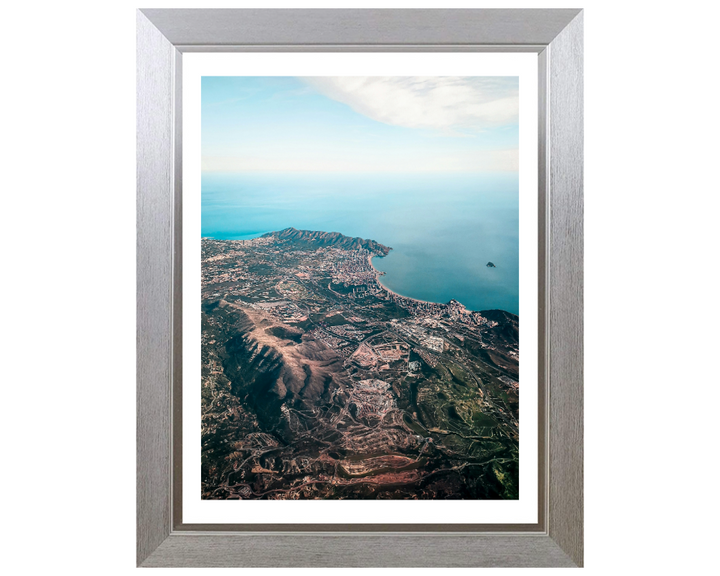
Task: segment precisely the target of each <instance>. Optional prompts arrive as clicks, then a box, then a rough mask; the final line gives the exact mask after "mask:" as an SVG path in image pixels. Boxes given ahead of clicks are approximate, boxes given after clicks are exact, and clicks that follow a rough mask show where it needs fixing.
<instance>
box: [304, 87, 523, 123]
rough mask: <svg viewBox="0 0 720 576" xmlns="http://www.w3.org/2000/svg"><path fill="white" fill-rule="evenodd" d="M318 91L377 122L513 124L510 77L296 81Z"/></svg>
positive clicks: (513, 92)
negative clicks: (302, 82)
mask: <svg viewBox="0 0 720 576" xmlns="http://www.w3.org/2000/svg"><path fill="white" fill-rule="evenodd" d="M302 80H303V81H304V82H306V83H307V84H308V85H309V86H311V87H313V88H314V89H315V90H317V91H318V92H320V93H322V94H324V95H325V96H328V97H329V98H332V99H333V100H337V101H338V102H343V103H344V104H347V105H348V106H350V107H351V108H352V109H353V110H355V111H356V112H358V113H360V114H363V115H365V116H367V117H369V118H372V119H373V120H376V121H378V122H383V123H385V124H391V125H393V126H403V127H406V128H429V129H435V130H440V131H445V132H452V131H458V130H460V131H463V130H465V131H474V132H476V131H481V130H484V129H487V128H493V127H498V126H505V125H510V124H516V123H517V121H518V79H517V78H516V77H472V76H462V77H446V76H433V77H405V76H393V77H379V76H365V77H361V76H343V77H312V78H302Z"/></svg>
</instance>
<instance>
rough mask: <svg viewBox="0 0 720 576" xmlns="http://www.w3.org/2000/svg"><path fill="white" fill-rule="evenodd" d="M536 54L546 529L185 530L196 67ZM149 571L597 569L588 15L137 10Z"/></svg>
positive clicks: (143, 557)
mask: <svg viewBox="0 0 720 576" xmlns="http://www.w3.org/2000/svg"><path fill="white" fill-rule="evenodd" d="M252 51H255V52H267V51H274V52H303V51H305V52H312V51H316V52H317V51H327V52H338V51H348V52H358V51H368V52H369V51H374V52H385V51H398V52H401V51H415V52H423V51H424V52H437V51H443V52H530V53H535V54H537V57H538V70H539V77H538V86H539V103H540V108H539V131H538V133H539V143H538V144H539V147H538V148H539V179H538V182H539V189H538V199H539V217H540V222H539V251H538V264H539V284H538V297H539V315H540V316H539V327H540V328H539V359H538V360H539V374H538V377H539V383H540V395H539V418H538V421H539V430H538V432H539V466H538V468H539V477H538V480H539V482H538V485H539V503H540V504H539V510H538V512H539V513H538V519H539V521H538V522H537V523H536V524H532V525H526V524H522V525H506V524H500V525H483V524H471V525H458V524H432V525H431V524H427V525H426V524H423V525H417V524H415V525H396V524H392V525H387V524H385V525H383V524H373V525H317V524H302V525H284V524H282V525H278V524H267V525H192V524H186V523H183V521H182V505H181V487H182V475H181V464H182V452H181V436H180V432H181V426H182V421H181V416H182V411H181V408H182V404H181V395H180V393H179V392H180V390H181V387H182V357H181V352H182V347H181V343H182V311H181V308H182V306H181V305H182V290H181V279H182V228H181V226H182V218H181V216H182V194H181V190H182V170H181V160H182V154H181V153H182V130H181V110H182V108H181V107H182V101H181V92H182V91H181V88H182V57H183V54H184V53H186V52H252ZM137 565H138V566H143V567H153V566H158V567H164V566H167V567H169V566H178V567H205V566H208V567H209V566H213V567H214V566H217V567H265V566H267V567H270V566H272V567H355V566H357V567H494V566H498V567H500V566H518V567H543V566H558V567H559V566H568V567H572V566H582V565H583V13H582V10H575V9H548V10H526V9H512V10H500V9H498V10H494V9H493V10H484V9H478V10H464V9H463V10H460V9H457V10H456V9H449V10H446V9H432V10H425V9H417V10H414V9H413V10H395V9H359V10H345V9H337V10H314V9H312V10H311V9H301V10H262V9H258V10H255V9H252V10H250V9H237V10H235V9H228V10H226V9H177V10H176V9H141V10H138V11H137Z"/></svg>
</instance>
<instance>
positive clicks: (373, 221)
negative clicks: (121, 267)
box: [202, 173, 519, 314]
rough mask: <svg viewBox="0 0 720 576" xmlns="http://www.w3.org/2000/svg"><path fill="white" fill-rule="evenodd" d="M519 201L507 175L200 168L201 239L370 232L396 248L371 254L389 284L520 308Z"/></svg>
mask: <svg viewBox="0 0 720 576" xmlns="http://www.w3.org/2000/svg"><path fill="white" fill-rule="evenodd" d="M518 202H519V200H518V177H517V175H516V174H507V173H495V174H486V173H484V174H470V173H450V174H438V173H431V174H428V173H426V174H418V173H416V174H385V173H383V174H348V173H323V174H318V173H273V174H265V173H235V174H226V173H206V174H203V178H202V235H203V236H206V237H212V238H217V239H225V240H239V239H248V238H255V237H257V236H260V235H262V234H264V233H266V232H272V231H275V230H282V229H283V228H289V227H293V228H297V229H298V230H322V231H325V232H340V233H342V234H345V235H346V236H359V237H361V238H370V239H372V240H375V241H376V242H379V243H381V244H384V245H385V246H390V247H392V248H393V250H392V251H391V252H390V254H389V255H388V256H386V257H384V258H374V259H373V265H374V266H375V267H376V268H377V269H378V270H382V271H384V272H386V275H385V276H382V277H381V278H380V280H381V282H382V283H383V284H384V285H385V286H387V287H388V288H390V289H391V290H393V291H395V292H397V293H399V294H403V295H405V296H409V297H412V298H417V299H420V300H427V301H431V302H447V301H448V300H450V299H451V298H455V299H456V300H458V301H460V302H462V303H463V304H464V305H465V306H466V307H467V308H468V309H470V310H491V309H499V310H506V311H508V312H512V313H514V314H517V313H518V292H519V287H518V274H519V270H518V265H519V253H518V249H519V244H518V222H519V214H518V207H519V205H518ZM488 262H493V263H494V264H495V266H496V268H488V267H487V266H486V264H487V263H488Z"/></svg>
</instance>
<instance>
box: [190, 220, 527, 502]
mask: <svg viewBox="0 0 720 576" xmlns="http://www.w3.org/2000/svg"><path fill="white" fill-rule="evenodd" d="M390 250H391V248H389V247H387V246H384V245H382V244H380V243H378V242H376V241H374V240H365V239H362V238H351V237H348V236H344V235H342V234H340V233H337V232H329V233H328V232H320V231H308V230H296V229H294V228H287V229H285V230H282V231H279V232H271V233H268V234H265V235H263V236H261V237H259V238H254V239H251V240H215V239H212V238H203V239H202V335H201V338H202V498H203V499H223V500H225V499H383V498H385V499H517V498H518V490H519V486H518V418H519V413H518V405H519V403H518V387H519V384H518V380H519V375H518V374H519V371H518V362H519V357H518V317H517V316H516V315H514V314H510V313H508V312H504V311H500V310H478V311H471V310H468V309H466V307H465V306H463V304H462V303H460V302H458V301H457V300H450V301H449V302H447V303H434V302H424V301H421V300H415V299H413V298H410V297H407V296H403V295H400V294H397V293H394V292H392V291H391V290H389V289H387V288H386V287H384V286H383V285H382V283H381V282H380V276H381V273H379V272H378V271H377V270H375V268H374V267H373V265H372V259H373V258H375V257H378V258H382V257H384V256H386V255H387V254H388V253H389V252H390ZM489 265H490V264H488V266H489Z"/></svg>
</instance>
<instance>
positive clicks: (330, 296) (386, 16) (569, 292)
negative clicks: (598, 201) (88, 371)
mask: <svg viewBox="0 0 720 576" xmlns="http://www.w3.org/2000/svg"><path fill="white" fill-rule="evenodd" d="M137 18H138V20H137V38H138V49H137V71H138V72H137V73H138V76H137V97H138V101H137V104H138V105H137V118H138V126H137V131H138V192H137V193H138V203H137V218H138V223H137V230H138V250H137V262H138V269H137V271H138V276H137V282H138V284H137V286H138V288H137V289H138V318H137V326H138V350H137V358H138V381H137V390H138V392H137V399H138V401H137V434H138V438H137V467H138V469H137V563H138V565H139V566H188V567H193V566H195V567H201V566H225V567H233V566H236V567H250V566H288V567H294V566H296V567H300V566H318V567H322V566H327V567H329V566H338V567H341V566H348V567H350V566H366V567H374V566H378V567H379V566H387V567H394V566H397V567H400V566H407V567H412V566H418V567H422V566H438V567H439V566H468V567H470V566H538V567H539V566H582V556H583V553H582V550H583V520H582V519H583V488H582V477H583V475H582V470H583V462H582V454H583V452H582V181H583V178H582V172H583V167H582V153H583V152H582V151H583V131H582V115H583V108H582V96H583V85H582V57H583V56H582V11H580V10H564V9H563V10H555V9H553V10H205V9H198V10H166V9H158V10H155V9H148V10H139V11H138V14H137ZM520 318H522V324H521V323H520Z"/></svg>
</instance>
